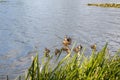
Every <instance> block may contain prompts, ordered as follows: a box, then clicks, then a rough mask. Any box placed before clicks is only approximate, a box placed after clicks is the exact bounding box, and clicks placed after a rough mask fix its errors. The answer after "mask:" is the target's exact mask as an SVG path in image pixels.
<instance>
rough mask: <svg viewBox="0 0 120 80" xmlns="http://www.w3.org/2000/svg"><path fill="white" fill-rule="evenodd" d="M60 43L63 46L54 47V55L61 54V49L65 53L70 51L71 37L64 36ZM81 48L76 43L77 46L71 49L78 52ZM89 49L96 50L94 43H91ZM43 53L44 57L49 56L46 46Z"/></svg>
mask: <svg viewBox="0 0 120 80" xmlns="http://www.w3.org/2000/svg"><path fill="white" fill-rule="evenodd" d="M62 44H63V46H62V48H61V49H57V48H56V49H55V51H54V54H55V55H56V56H57V55H58V54H61V52H62V51H65V52H66V53H67V54H69V53H70V52H71V48H70V45H71V44H72V38H71V37H68V36H65V37H64V39H63V41H62ZM82 48H83V47H82V45H78V46H77V47H75V48H74V49H73V51H74V52H75V53H80V52H81V50H82ZM91 49H92V50H95V51H96V44H93V45H91ZM44 54H45V56H46V57H49V54H50V50H49V49H48V48H45V50H44Z"/></svg>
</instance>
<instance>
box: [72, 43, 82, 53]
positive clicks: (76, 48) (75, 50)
mask: <svg viewBox="0 0 120 80" xmlns="http://www.w3.org/2000/svg"><path fill="white" fill-rule="evenodd" d="M82 48H83V47H82V45H79V46H77V47H75V48H74V49H73V51H74V52H75V53H78V52H80V51H81V50H82Z"/></svg>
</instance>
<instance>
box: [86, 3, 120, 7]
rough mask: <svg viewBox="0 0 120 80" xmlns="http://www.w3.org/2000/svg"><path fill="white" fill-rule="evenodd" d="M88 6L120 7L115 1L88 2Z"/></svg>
mask: <svg viewBox="0 0 120 80" xmlns="http://www.w3.org/2000/svg"><path fill="white" fill-rule="evenodd" d="M87 5H88V6H98V7H107V8H120V4H115V3H100V4H97V3H88V4H87Z"/></svg>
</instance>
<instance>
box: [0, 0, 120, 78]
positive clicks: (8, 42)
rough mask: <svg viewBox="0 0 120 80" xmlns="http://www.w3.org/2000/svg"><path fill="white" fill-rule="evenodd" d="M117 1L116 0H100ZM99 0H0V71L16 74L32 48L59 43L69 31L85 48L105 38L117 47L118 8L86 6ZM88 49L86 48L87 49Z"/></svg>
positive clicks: (119, 44) (119, 31)
mask: <svg viewBox="0 0 120 80" xmlns="http://www.w3.org/2000/svg"><path fill="white" fill-rule="evenodd" d="M112 1H114V3H118V2H119V0H104V2H112ZM100 2H101V3H102V2H103V0H101V1H99V2H98V1H97V0H6V1H5V2H0V75H6V74H8V75H10V76H12V77H13V76H16V75H18V74H21V73H23V72H24V71H25V70H26V69H27V67H28V65H30V63H31V56H32V55H34V54H35V52H36V49H37V50H39V53H40V54H39V55H40V56H42V55H43V49H44V47H46V46H47V47H48V48H50V49H53V48H55V47H59V46H61V41H62V39H61V38H63V37H64V35H69V36H71V37H72V38H73V40H75V41H77V43H80V44H83V46H85V47H86V48H89V47H87V46H90V45H91V44H93V43H97V45H99V47H98V49H101V47H102V46H103V45H104V44H105V43H106V42H109V48H110V50H111V52H115V51H116V50H117V49H119V48H120V9H119V8H100V7H89V6H87V5H86V4H87V3H100ZM88 50H89V49H88Z"/></svg>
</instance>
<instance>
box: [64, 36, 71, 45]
mask: <svg viewBox="0 0 120 80" xmlns="http://www.w3.org/2000/svg"><path fill="white" fill-rule="evenodd" d="M71 43H72V39H71V38H70V37H67V36H65V38H64V40H63V45H64V46H68V45H70V44H71Z"/></svg>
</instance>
